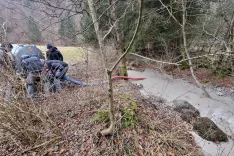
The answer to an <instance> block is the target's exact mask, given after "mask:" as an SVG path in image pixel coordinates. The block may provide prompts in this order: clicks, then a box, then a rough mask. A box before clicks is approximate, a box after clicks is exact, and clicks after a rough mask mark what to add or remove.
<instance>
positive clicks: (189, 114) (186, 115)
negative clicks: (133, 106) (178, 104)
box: [181, 109, 199, 123]
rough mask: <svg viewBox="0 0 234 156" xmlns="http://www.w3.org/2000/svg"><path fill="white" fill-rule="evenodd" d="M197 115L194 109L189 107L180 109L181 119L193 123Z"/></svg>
mask: <svg viewBox="0 0 234 156" xmlns="http://www.w3.org/2000/svg"><path fill="white" fill-rule="evenodd" d="M198 117H199V114H198V113H196V112H195V111H194V110H191V109H182V110H181V118H182V120H184V121H186V122H188V123H193V122H194V121H196V119H197V118H198Z"/></svg>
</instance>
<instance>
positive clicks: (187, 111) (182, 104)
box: [173, 100, 200, 123]
mask: <svg viewBox="0 0 234 156" xmlns="http://www.w3.org/2000/svg"><path fill="white" fill-rule="evenodd" d="M173 103H174V105H173V109H174V110H175V111H177V112H179V113H181V118H182V119H183V120H184V121H186V122H188V123H193V122H194V121H195V120H196V119H197V118H198V117H200V112H199V111H198V110H197V109H196V108H195V107H194V106H193V105H192V104H190V103H188V102H187V101H185V100H174V101H173Z"/></svg>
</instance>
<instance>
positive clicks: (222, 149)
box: [128, 69, 234, 156]
mask: <svg viewBox="0 0 234 156" xmlns="http://www.w3.org/2000/svg"><path fill="white" fill-rule="evenodd" d="M128 74H129V76H131V77H144V78H146V79H145V80H141V81H132V82H133V83H136V84H141V85H142V86H143V88H142V89H141V90H140V92H141V94H142V95H144V96H149V95H154V96H160V97H162V98H164V99H165V100H166V101H167V102H166V104H168V105H172V104H173V103H172V101H173V100H175V99H182V100H186V101H188V102H189V103H191V104H192V105H193V106H194V107H196V108H197V109H198V110H199V111H200V114H201V116H202V117H208V118H210V119H211V120H212V121H214V122H215V123H216V124H217V126H218V127H219V128H220V129H221V130H223V131H224V132H225V133H226V134H227V135H229V136H230V138H229V141H228V142H227V143H220V144H215V143H213V142H210V141H206V140H204V139H202V138H201V137H200V136H199V135H197V134H196V133H195V132H193V131H192V132H190V133H191V134H192V135H193V136H194V138H195V141H196V143H197V144H198V145H199V146H200V147H201V149H202V151H203V153H204V154H205V155H206V156H228V155H229V156H234V140H233V138H234V97H232V96H234V95H232V96H231V94H230V95H225V96H219V95H218V94H217V91H216V90H215V89H207V91H208V92H209V94H210V95H211V97H212V99H210V98H206V97H204V96H203V92H202V91H201V90H200V89H199V88H198V87H197V86H195V85H193V84H191V83H188V82H186V81H184V80H181V79H173V78H172V77H171V76H170V75H166V74H162V73H160V72H158V71H154V70H151V69H146V70H145V71H144V72H138V71H133V70H129V71H128Z"/></svg>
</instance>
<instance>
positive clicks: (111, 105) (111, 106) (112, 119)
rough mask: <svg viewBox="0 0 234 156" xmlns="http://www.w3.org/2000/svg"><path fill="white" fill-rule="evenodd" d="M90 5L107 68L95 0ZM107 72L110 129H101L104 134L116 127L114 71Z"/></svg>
mask: <svg viewBox="0 0 234 156" xmlns="http://www.w3.org/2000/svg"><path fill="white" fill-rule="evenodd" d="M88 5H89V9H90V14H91V16H92V19H93V23H94V28H95V32H96V34H97V38H98V43H99V48H100V51H101V54H102V56H103V60H104V61H105V68H107V57H106V54H105V52H104V51H103V50H104V49H103V48H104V44H103V40H102V35H101V32H100V30H99V22H98V20H97V14H96V11H95V8H94V1H93V0H88ZM106 73H107V76H108V84H109V87H108V94H109V117H110V127H109V128H108V129H105V130H103V131H101V134H102V135H108V134H111V133H112V132H113V131H114V127H115V109H114V101H113V87H112V71H109V70H107V69H106Z"/></svg>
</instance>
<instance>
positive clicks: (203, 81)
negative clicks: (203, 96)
mask: <svg viewBox="0 0 234 156" xmlns="http://www.w3.org/2000/svg"><path fill="white" fill-rule="evenodd" d="M200 82H201V83H208V82H209V80H206V79H204V80H201V81H200Z"/></svg>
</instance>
